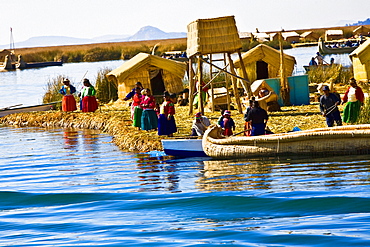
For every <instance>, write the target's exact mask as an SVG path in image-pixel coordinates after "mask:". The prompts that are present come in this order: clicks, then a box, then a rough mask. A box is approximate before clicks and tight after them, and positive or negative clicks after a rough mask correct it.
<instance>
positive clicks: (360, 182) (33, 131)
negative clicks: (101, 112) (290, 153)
mask: <svg viewBox="0 0 370 247" xmlns="http://www.w3.org/2000/svg"><path fill="white" fill-rule="evenodd" d="M0 138H1V142H0V150H1V152H0V174H1V175H0V178H1V180H0V181H1V182H0V198H1V200H0V229H1V232H0V246H369V245H370V224H369V223H370V206H369V205H370V194H369V190H370V173H369V172H370V160H369V156H358V157H356V156H352V157H350V156H347V157H340V158H321V159H283V158H280V159H268V160H248V159H245V160H221V161H220V160H211V159H207V158H203V159H200V158H192V159H170V157H168V156H163V154H162V153H160V152H153V153H150V154H136V153H125V152H122V151H120V150H118V148H117V147H116V146H115V145H114V144H112V143H111V137H110V136H108V135H105V134H101V133H99V132H96V131H91V130H63V129H52V130H45V129H41V128H8V127H1V128H0Z"/></svg>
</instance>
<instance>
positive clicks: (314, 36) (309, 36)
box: [300, 31, 320, 41]
mask: <svg viewBox="0 0 370 247" xmlns="http://www.w3.org/2000/svg"><path fill="white" fill-rule="evenodd" d="M300 37H301V39H303V40H305V41H318V40H319V38H320V35H319V34H318V33H315V32H313V31H307V32H304V33H302V34H301V35H300Z"/></svg>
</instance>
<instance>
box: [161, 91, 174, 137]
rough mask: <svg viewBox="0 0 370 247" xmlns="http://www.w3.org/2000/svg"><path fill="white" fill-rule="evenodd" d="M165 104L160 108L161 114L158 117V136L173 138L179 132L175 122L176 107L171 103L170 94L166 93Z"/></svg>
mask: <svg viewBox="0 0 370 247" xmlns="http://www.w3.org/2000/svg"><path fill="white" fill-rule="evenodd" d="M163 97H164V102H163V103H162V105H161V107H160V113H159V117H158V135H160V136H161V135H167V136H173V133H175V132H177V127H176V122H175V117H174V115H175V105H174V103H173V102H172V101H171V98H170V94H169V93H168V92H167V91H165V92H164V95H163Z"/></svg>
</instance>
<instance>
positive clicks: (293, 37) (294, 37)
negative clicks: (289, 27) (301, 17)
mask: <svg viewBox="0 0 370 247" xmlns="http://www.w3.org/2000/svg"><path fill="white" fill-rule="evenodd" d="M281 35H282V36H283V39H284V40H285V41H286V42H289V43H296V42H299V38H300V36H299V34H298V33H296V32H294V31H292V32H283V33H282V34H281Z"/></svg>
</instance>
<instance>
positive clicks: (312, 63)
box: [308, 57, 317, 66]
mask: <svg viewBox="0 0 370 247" xmlns="http://www.w3.org/2000/svg"><path fill="white" fill-rule="evenodd" d="M308 65H309V66H317V63H316V61H315V58H314V57H312V58H311V61H310V63H309V64H308Z"/></svg>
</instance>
